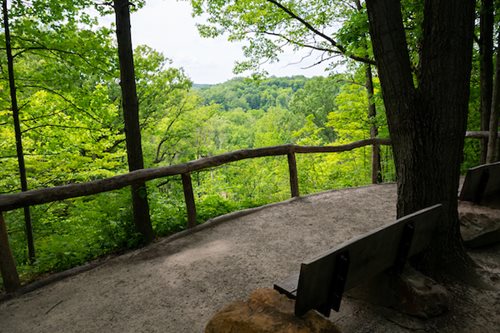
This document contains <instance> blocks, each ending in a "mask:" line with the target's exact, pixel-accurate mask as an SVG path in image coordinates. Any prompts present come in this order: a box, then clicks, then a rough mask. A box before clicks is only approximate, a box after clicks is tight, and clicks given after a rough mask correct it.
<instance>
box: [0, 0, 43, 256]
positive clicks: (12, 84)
mask: <svg viewBox="0 0 500 333" xmlns="http://www.w3.org/2000/svg"><path fill="white" fill-rule="evenodd" d="M2 11H3V25H4V30H5V31H4V32H5V51H6V53H7V67H8V72H9V88H10V100H11V108H12V117H13V118H14V133H15V137H16V151H17V163H18V165H19V177H20V180H21V191H22V192H26V191H27V190H28V181H27V179H26V166H25V164H24V151H23V139H22V135H21V124H20V121H19V107H18V104H17V93H16V81H15V76H14V57H13V56H12V47H11V38H10V27H9V12H8V9H7V0H3V1H2ZM23 210H24V222H25V234H26V241H27V243H28V256H29V260H30V262H33V261H34V260H35V245H34V241H33V226H32V224H31V214H30V208H29V206H26V207H23Z"/></svg>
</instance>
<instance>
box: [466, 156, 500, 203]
mask: <svg viewBox="0 0 500 333" xmlns="http://www.w3.org/2000/svg"><path fill="white" fill-rule="evenodd" d="M498 196H500V162H496V163H491V164H484V165H480V166H477V167H475V168H471V169H469V170H467V174H466V175H465V180H464V184H463V185H462V190H461V191H460V195H459V199H460V200H462V201H472V202H474V203H476V204H480V203H482V201H483V200H484V201H486V200H488V199H491V198H494V197H498Z"/></svg>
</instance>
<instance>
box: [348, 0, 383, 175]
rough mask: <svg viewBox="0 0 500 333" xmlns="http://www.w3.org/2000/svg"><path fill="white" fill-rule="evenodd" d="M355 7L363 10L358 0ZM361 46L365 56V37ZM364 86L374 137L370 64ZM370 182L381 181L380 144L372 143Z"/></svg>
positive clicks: (366, 50)
mask: <svg viewBox="0 0 500 333" xmlns="http://www.w3.org/2000/svg"><path fill="white" fill-rule="evenodd" d="M354 3H355V4H356V9H357V10H358V11H360V12H361V11H362V10H363V6H362V5H361V1H360V0H355V1H354ZM362 45H363V48H364V49H365V52H366V53H365V56H367V55H368V42H367V41H366V37H365V38H363V41H362ZM364 67H365V88H366V92H367V94H368V119H370V121H371V122H372V125H371V126H370V138H371V139H374V138H376V137H377V136H378V127H377V123H376V121H375V118H376V116H377V107H376V106H375V101H374V100H373V95H374V92H373V76H372V66H371V65H370V64H368V63H367V64H365V66H364ZM371 170H372V174H371V178H372V184H378V183H381V182H382V181H383V179H382V166H381V164H380V146H379V145H376V144H374V145H373V146H372V167H371Z"/></svg>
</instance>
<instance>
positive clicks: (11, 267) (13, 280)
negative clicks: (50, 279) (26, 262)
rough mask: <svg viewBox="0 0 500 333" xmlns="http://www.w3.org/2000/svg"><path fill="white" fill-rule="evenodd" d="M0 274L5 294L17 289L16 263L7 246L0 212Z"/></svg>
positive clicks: (5, 231)
mask: <svg viewBox="0 0 500 333" xmlns="http://www.w3.org/2000/svg"><path fill="white" fill-rule="evenodd" d="M0 273H2V279H3V284H4V286H5V290H6V291H7V292H13V291H16V290H17V289H19V287H20V286H21V283H20V282H19V275H18V274H17V269H16V263H15V261H14V257H13V256H12V252H11V250H10V246H9V237H8V236H7V227H6V225H5V220H4V218H3V215H2V212H1V211H0Z"/></svg>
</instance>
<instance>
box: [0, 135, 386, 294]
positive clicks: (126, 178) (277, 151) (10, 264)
mask: <svg viewBox="0 0 500 333" xmlns="http://www.w3.org/2000/svg"><path fill="white" fill-rule="evenodd" d="M371 145H390V139H380V138H375V139H366V140H361V141H357V142H353V143H349V144H346V145H341V146H297V145H281V146H273V147H265V148H256V149H242V150H237V151H233V152H229V153H225V154H221V155H216V156H211V157H205V158H201V159H198V160H195V161H191V162H187V163H183V164H178V165H172V166H166V167H158V168H150V169H141V170H135V171H132V172H129V173H127V174H123V175H118V176H114V177H110V178H106V179H100V180H95V181H91V182H86V183H79V184H68V185H63V186H55V187H51V188H44V189H38V190H30V191H26V192H21V193H15V194H2V195H0V269H1V273H2V277H3V281H4V286H5V289H6V290H7V291H15V290H16V289H18V288H19V278H18V275H17V272H16V266H15V264H14V261H13V260H12V255H11V254H10V252H11V251H10V248H9V244H8V239H7V233H6V228H5V220H4V219H3V216H2V213H3V212H5V211H9V210H13V209H17V208H22V207H26V206H33V205H40V204H45V203H49V202H54V201H60V200H65V199H70V198H77V197H82V196H88V195H93V194H98V193H103V192H109V191H112V190H117V189H120V188H123V187H126V186H130V185H132V184H135V183H141V182H145V181H148V180H153V179H157V178H162V177H167V176H175V175H181V179H182V185H183V190H184V200H185V203H186V210H187V227H188V228H192V227H194V226H195V225H196V204H195V197H194V193H193V185H192V182H191V173H192V172H196V171H202V170H206V169H210V168H214V167H217V166H220V165H224V164H227V163H231V162H236V161H241V160H245V159H251V158H258V157H269V156H280V155H286V156H287V159H288V167H289V174H290V192H291V196H292V197H298V196H300V191H299V180H298V171H297V162H296V157H295V154H311V153H336V152H345V151H350V150H353V149H356V148H360V147H365V146H371Z"/></svg>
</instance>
